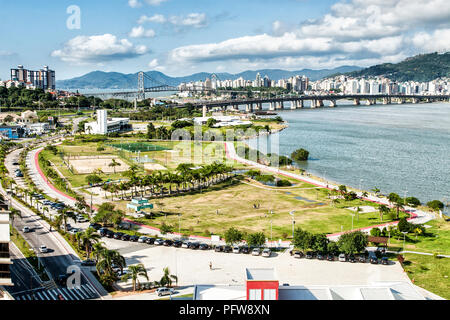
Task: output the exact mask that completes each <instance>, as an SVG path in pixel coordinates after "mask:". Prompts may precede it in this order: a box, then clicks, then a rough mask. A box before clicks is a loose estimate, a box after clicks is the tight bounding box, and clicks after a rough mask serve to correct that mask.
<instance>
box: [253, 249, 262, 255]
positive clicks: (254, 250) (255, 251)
mask: <svg viewBox="0 0 450 320" xmlns="http://www.w3.org/2000/svg"><path fill="white" fill-rule="evenodd" d="M260 254H261V249H259V248H255V249H253V250H252V256H259V255H260Z"/></svg>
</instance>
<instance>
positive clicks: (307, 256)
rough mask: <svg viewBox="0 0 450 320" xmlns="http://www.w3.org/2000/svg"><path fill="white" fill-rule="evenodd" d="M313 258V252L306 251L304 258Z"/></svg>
mask: <svg viewBox="0 0 450 320" xmlns="http://www.w3.org/2000/svg"><path fill="white" fill-rule="evenodd" d="M313 258H314V252H312V251H308V252H306V259H313Z"/></svg>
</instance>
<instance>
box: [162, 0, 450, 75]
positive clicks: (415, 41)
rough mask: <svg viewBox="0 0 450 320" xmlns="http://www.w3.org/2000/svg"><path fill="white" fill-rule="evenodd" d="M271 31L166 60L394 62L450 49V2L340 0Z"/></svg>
mask: <svg viewBox="0 0 450 320" xmlns="http://www.w3.org/2000/svg"><path fill="white" fill-rule="evenodd" d="M169 20H170V21H171V22H175V20H172V19H169ZM193 20H195V19H193ZM178 21H180V20H177V22H178ZM429 30H435V31H431V32H430V31H429ZM271 33H272V34H271V35H268V34H259V35H255V36H243V37H239V38H233V39H228V40H225V41H221V42H216V43H205V44H196V45H188V46H183V47H179V48H175V49H173V50H172V51H170V52H169V54H168V61H169V63H170V62H176V63H179V64H183V63H187V64H198V63H210V62H216V61H223V60H227V61H229V63H231V62H233V63H235V64H240V65H247V66H253V65H255V66H258V67H283V66H284V67H286V66H290V67H292V68H296V67H311V66H312V65H314V66H316V67H320V66H321V65H322V66H325V65H326V66H336V65H343V64H353V65H361V66H366V65H369V64H373V63H380V62H385V61H386V62H398V61H400V60H402V59H404V58H405V57H407V56H411V55H413V54H414V53H418V49H419V52H424V51H441V50H450V42H449V40H448V39H450V1H449V0H430V1H427V2H426V3H424V1H423V0H341V1H339V2H338V3H336V4H334V5H333V6H332V7H331V10H330V12H329V13H328V14H325V15H324V16H323V17H321V18H319V19H315V20H309V21H305V22H302V23H301V24H299V25H297V26H292V25H290V24H289V23H288V22H286V21H282V20H276V21H274V22H273V24H272V32H271ZM295 64H298V65H295Z"/></svg>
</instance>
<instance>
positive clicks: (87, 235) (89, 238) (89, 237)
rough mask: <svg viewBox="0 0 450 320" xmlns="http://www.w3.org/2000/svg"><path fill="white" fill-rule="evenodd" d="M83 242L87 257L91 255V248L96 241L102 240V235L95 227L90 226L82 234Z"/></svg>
mask: <svg viewBox="0 0 450 320" xmlns="http://www.w3.org/2000/svg"><path fill="white" fill-rule="evenodd" d="M80 240H81V242H82V243H83V245H84V247H85V251H86V254H87V258H88V259H89V258H90V257H91V248H92V245H93V244H94V243H98V242H99V241H100V235H99V234H98V233H97V232H96V231H95V229H93V228H88V229H86V231H84V232H83V233H82V234H81V239H80Z"/></svg>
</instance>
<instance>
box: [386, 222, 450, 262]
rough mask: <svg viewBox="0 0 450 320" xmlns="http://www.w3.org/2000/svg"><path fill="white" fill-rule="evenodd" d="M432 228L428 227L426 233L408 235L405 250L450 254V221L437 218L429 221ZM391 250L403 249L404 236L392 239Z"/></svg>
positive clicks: (428, 223)
mask: <svg viewBox="0 0 450 320" xmlns="http://www.w3.org/2000/svg"><path fill="white" fill-rule="evenodd" d="M426 225H429V226H431V228H427V229H426V234H425V235H419V236H418V237H417V238H416V236H415V235H414V234H409V235H407V238H406V241H405V250H410V251H420V252H427V253H438V254H444V255H450V222H447V221H445V220H444V219H436V220H432V221H430V222H427V223H426ZM390 248H391V250H402V249H403V237H401V238H400V239H391V246H390Z"/></svg>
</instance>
